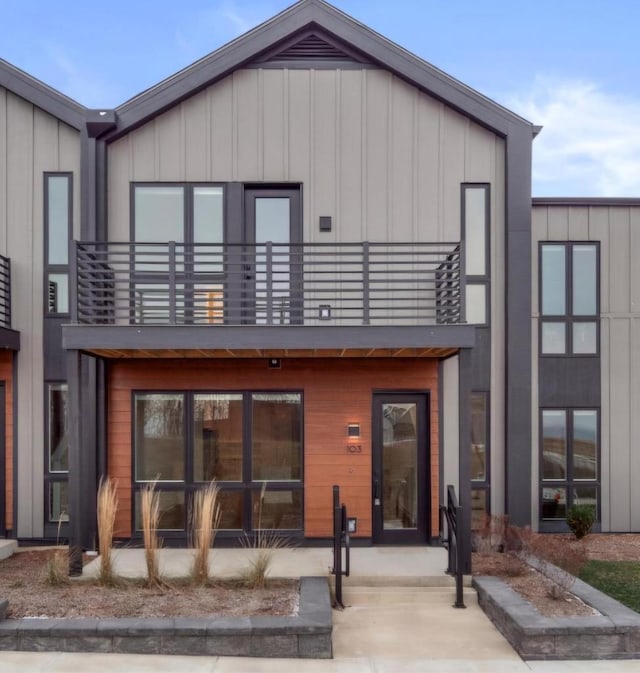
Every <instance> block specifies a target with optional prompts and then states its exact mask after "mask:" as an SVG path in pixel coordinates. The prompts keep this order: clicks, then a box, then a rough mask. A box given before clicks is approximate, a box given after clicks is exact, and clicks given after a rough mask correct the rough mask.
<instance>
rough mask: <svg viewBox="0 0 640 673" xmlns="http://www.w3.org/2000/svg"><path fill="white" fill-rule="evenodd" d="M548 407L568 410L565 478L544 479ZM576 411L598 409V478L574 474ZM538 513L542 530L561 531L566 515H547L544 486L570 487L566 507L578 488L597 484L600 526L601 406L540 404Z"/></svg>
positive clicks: (551, 409) (597, 525) (597, 527)
mask: <svg viewBox="0 0 640 673" xmlns="http://www.w3.org/2000/svg"><path fill="white" fill-rule="evenodd" d="M545 411H564V412H565V414H566V468H565V470H566V473H565V478H564V479H543V468H544V459H543V446H544V435H543V423H542V419H543V414H544V412H545ZM575 411H594V412H595V413H596V478H595V479H576V478H575V475H574V466H573V462H574V461H573V454H574V443H575V436H574V420H573V413H574V412H575ZM538 435H539V439H538V499H539V506H538V517H539V522H540V531H541V532H560V531H565V530H567V525H566V521H565V517H560V518H554V517H550V516H544V507H545V503H544V490H545V489H554V488H560V489H562V488H564V489H566V496H567V499H566V509H567V511H568V509H569V508H570V507H571V505H572V504H573V500H574V497H573V496H574V489H576V488H580V487H581V486H582V487H586V488H594V489H595V492H596V498H597V503H596V526H595V527H594V529H599V526H600V520H601V512H602V487H601V484H602V448H601V446H602V444H601V443H602V413H601V408H600V407H593V406H587V405H585V406H580V405H578V406H571V407H548V406H546V407H540V409H539V412H538Z"/></svg>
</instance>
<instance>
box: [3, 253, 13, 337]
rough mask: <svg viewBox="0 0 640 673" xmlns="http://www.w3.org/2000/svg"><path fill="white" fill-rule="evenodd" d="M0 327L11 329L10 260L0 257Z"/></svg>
mask: <svg viewBox="0 0 640 673" xmlns="http://www.w3.org/2000/svg"><path fill="white" fill-rule="evenodd" d="M0 327H7V328H11V260H9V259H8V258H7V257H4V256H3V255H0Z"/></svg>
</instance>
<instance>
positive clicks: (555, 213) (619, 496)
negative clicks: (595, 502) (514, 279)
mask: <svg viewBox="0 0 640 673" xmlns="http://www.w3.org/2000/svg"><path fill="white" fill-rule="evenodd" d="M540 241H579V242H589V241H594V242H598V243H599V249H600V297H599V298H600V357H599V361H600V365H601V371H600V389H599V390H596V391H587V392H589V399H588V400H587V403H584V406H597V405H595V404H588V402H592V403H593V402H594V401H595V400H594V396H598V397H599V398H600V402H599V404H600V469H601V474H600V475H599V477H600V483H601V516H602V530H603V531H612V532H624V531H637V530H639V529H640V491H639V489H638V488H637V484H636V480H637V477H638V475H640V453H639V452H638V451H637V445H638V436H639V435H640V416H639V415H638V413H637V411H638V408H639V405H640V267H639V266H638V263H637V260H638V259H640V200H638V199H534V202H533V217H532V264H533V269H534V275H533V283H532V292H533V295H532V296H533V301H532V307H533V312H532V329H531V334H532V340H533V344H534V347H533V350H532V370H533V386H532V393H533V404H532V415H533V417H534V418H537V417H538V406H539V405H538V394H539V381H538V357H539V356H538V352H539V345H538V339H539V336H538V334H539V332H538V321H539V314H538V306H539V304H538V289H539V283H538V254H539V252H538V249H539V248H538V246H539V242H540ZM596 381H597V379H596ZM532 447H533V452H532V454H533V460H532V471H533V475H534V479H533V483H534V485H535V484H537V482H538V469H539V468H538V462H537V461H538V455H539V448H538V447H539V437H538V425H537V423H534V425H533V441H532ZM536 493H537V489H536V488H535V486H534V494H533V497H534V502H533V511H534V512H535V511H537V509H538V503H537V502H536Z"/></svg>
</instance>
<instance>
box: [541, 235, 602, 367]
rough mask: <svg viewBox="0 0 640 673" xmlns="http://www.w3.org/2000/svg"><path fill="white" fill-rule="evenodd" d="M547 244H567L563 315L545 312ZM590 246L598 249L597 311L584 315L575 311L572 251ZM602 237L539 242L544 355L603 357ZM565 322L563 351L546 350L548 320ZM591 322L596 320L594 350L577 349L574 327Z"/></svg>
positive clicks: (542, 353) (565, 250) (565, 249)
mask: <svg viewBox="0 0 640 673" xmlns="http://www.w3.org/2000/svg"><path fill="white" fill-rule="evenodd" d="M546 246H556V247H559V246H561V247H563V248H564V258H565V277H564V295H565V312H564V314H562V315H548V316H547V315H545V314H544V313H543V306H542V301H543V272H542V256H543V250H544V248H545V247H546ZM581 246H591V247H594V248H595V252H596V267H595V274H596V278H595V286H596V297H595V300H596V301H595V313H594V314H593V315H582V314H574V313H573V251H574V249H575V248H576V247H578V248H579V247H581ZM600 294H601V278H600V241H549V240H545V241H539V242H538V353H539V356H540V357H543V358H558V357H560V358H599V357H600V348H601V346H600V340H601V339H600ZM551 323H554V324H562V325H564V326H565V327H564V329H565V332H564V352H563V353H545V352H544V350H543V345H544V344H543V329H544V325H545V324H551ZM580 323H588V324H595V331H596V335H595V336H596V343H595V352H593V353H576V352H575V348H574V339H573V327H574V325H575V324H580Z"/></svg>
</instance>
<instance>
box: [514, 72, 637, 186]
mask: <svg viewBox="0 0 640 673" xmlns="http://www.w3.org/2000/svg"><path fill="white" fill-rule="evenodd" d="M507 105H508V107H510V108H511V109H512V110H514V111H515V112H517V113H518V114H521V115H522V116H523V117H525V118H527V119H529V120H530V121H532V122H533V123H534V124H541V125H542V126H544V128H543V130H542V132H541V133H540V135H539V136H538V137H537V138H536V139H535V141H534V143H533V180H534V194H535V195H539V196H552V195H562V196H640V99H634V98H631V97H623V96H616V95H612V94H609V93H606V92H605V91H603V90H602V89H601V88H599V87H598V86H597V85H596V84H594V83H591V82H586V81H577V80H561V79H557V78H539V79H538V80H537V81H536V83H535V84H534V86H533V88H532V89H531V91H529V92H527V93H526V94H520V95H516V96H512V97H511V100H510V101H508V103H507Z"/></svg>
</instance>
